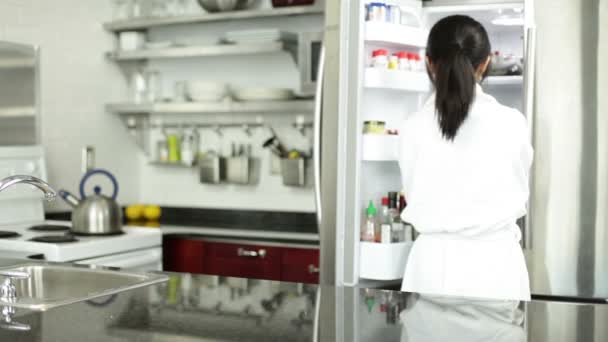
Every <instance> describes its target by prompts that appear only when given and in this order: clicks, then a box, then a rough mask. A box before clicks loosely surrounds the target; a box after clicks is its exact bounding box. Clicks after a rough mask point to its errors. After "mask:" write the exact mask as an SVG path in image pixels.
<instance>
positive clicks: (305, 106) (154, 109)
mask: <svg viewBox="0 0 608 342" xmlns="http://www.w3.org/2000/svg"><path fill="white" fill-rule="evenodd" d="M313 109H314V101H313V100H290V101H243V102H238V101H221V102H183V103H182V102H160V103H141V104H137V103H114V104H107V105H106V110H107V111H108V112H111V113H118V114H141V113H149V114H205V113H206V114H216V113H258V114H259V113H294V112H295V113H312V111H313Z"/></svg>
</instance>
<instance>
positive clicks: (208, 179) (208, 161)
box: [198, 152, 226, 184]
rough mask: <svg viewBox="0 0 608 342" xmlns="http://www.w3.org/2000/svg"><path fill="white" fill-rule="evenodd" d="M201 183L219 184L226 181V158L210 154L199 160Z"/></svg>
mask: <svg viewBox="0 0 608 342" xmlns="http://www.w3.org/2000/svg"><path fill="white" fill-rule="evenodd" d="M198 165H199V177H200V178H199V179H200V182H201V183H208V184H219V183H221V182H223V181H225V180H226V158H224V157H221V156H219V155H217V154H216V153H214V152H210V153H207V154H205V155H204V156H201V157H200V158H199V160H198Z"/></svg>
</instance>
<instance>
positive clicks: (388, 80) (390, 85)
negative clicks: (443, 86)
mask: <svg viewBox="0 0 608 342" xmlns="http://www.w3.org/2000/svg"><path fill="white" fill-rule="evenodd" d="M364 87H365V88H378V89H395V90H401V91H409V92H419V93H426V92H429V91H430V89H431V83H430V81H429V76H428V75H427V73H426V72H423V71H417V72H414V71H402V70H388V69H381V68H366V69H365V81H364Z"/></svg>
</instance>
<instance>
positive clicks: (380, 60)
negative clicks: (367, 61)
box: [372, 49, 388, 68]
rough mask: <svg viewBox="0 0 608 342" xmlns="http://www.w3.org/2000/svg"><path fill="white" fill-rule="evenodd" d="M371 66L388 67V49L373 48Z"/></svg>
mask: <svg viewBox="0 0 608 342" xmlns="http://www.w3.org/2000/svg"><path fill="white" fill-rule="evenodd" d="M372 67H374V68H387V67H388V51H386V50H384V49H378V50H374V51H373V52H372Z"/></svg>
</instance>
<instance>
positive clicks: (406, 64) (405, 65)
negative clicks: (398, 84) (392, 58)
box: [395, 51, 410, 71]
mask: <svg viewBox="0 0 608 342" xmlns="http://www.w3.org/2000/svg"><path fill="white" fill-rule="evenodd" d="M395 55H396V56H397V58H398V59H399V68H398V69H399V70H405V71H407V70H410V60H409V59H408V53H407V52H403V51H400V52H398V53H396V54H395Z"/></svg>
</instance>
